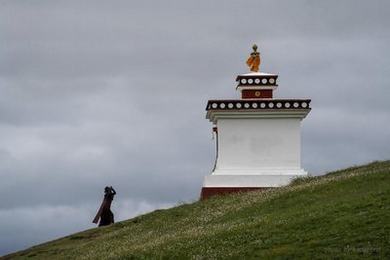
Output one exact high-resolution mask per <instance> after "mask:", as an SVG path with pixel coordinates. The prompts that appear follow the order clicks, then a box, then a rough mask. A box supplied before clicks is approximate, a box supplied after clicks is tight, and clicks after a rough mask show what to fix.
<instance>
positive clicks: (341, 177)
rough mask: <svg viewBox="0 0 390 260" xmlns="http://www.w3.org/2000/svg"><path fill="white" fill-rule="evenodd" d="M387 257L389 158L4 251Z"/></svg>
mask: <svg viewBox="0 0 390 260" xmlns="http://www.w3.org/2000/svg"><path fill="white" fill-rule="evenodd" d="M275 257H279V258H293V257H294V258H334V257H337V258H362V259H363V258H364V259H366V258H367V257H368V258H387V259H389V258H390V161H385V162H374V163H371V164H368V165H364V166H360V167H353V168H349V169H345V170H340V171H337V172H332V173H330V174H327V175H326V176H322V177H310V178H305V179H300V180H297V181H295V182H294V183H292V184H291V185H289V186H287V187H283V188H280V189H277V190H272V191H266V192H250V193H244V194H236V195H229V196H224V197H215V198H212V199H209V200H207V201H202V202H195V203H192V204H186V205H181V206H178V207H175V208H171V209H167V210H156V211H154V212H152V213H149V214H146V215H142V216H139V217H136V218H133V219H130V220H127V221H123V222H119V223H116V224H114V225H112V226H109V227H104V228H95V229H90V230H87V231H84V232H80V233H77V234H74V235H71V236H68V237H64V238H62V239H58V240H55V241H52V242H49V243H45V244H42V245H38V246H34V247H32V248H30V249H27V250H24V251H20V252H17V253H15V254H11V255H8V256H5V259H7V258H29V259H30V258H37V259H62V258H63V259H132V258H136V259H138V258H143V259H149V258H175V259H183V258H185V259H187V258H195V259H203V258H206V259H208V258H241V259H242V258H257V259H259V258H275Z"/></svg>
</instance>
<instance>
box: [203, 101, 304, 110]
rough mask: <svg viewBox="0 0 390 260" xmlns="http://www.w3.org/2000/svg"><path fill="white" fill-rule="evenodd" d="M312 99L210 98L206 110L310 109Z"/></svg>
mask: <svg viewBox="0 0 390 260" xmlns="http://www.w3.org/2000/svg"><path fill="white" fill-rule="evenodd" d="M310 101H311V100H310V99H272V100H209V101H208V102H207V107H206V110H207V111H208V110H249V109H251V110H253V109H260V110H263V109H264V110H265V109H309V108H310Z"/></svg>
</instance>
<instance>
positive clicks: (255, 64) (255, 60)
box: [246, 44, 261, 72]
mask: <svg viewBox="0 0 390 260" xmlns="http://www.w3.org/2000/svg"><path fill="white" fill-rule="evenodd" d="M252 48H253V52H252V53H251V56H249V58H248V60H247V61H246V64H247V65H248V67H249V69H250V71H254V72H258V71H259V69H260V63H261V59H260V52H258V51H257V45H256V44H254V45H253V47H252Z"/></svg>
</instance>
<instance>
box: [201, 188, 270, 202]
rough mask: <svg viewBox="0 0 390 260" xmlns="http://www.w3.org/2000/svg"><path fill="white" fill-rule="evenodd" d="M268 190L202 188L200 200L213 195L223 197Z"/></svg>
mask: <svg viewBox="0 0 390 260" xmlns="http://www.w3.org/2000/svg"><path fill="white" fill-rule="evenodd" d="M267 189H269V188H259V187H203V188H202V191H201V193H200V199H201V200H205V199H208V198H210V197H211V196H215V195H224V194H230V193H237V192H248V191H255V190H267Z"/></svg>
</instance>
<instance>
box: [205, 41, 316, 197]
mask: <svg viewBox="0 0 390 260" xmlns="http://www.w3.org/2000/svg"><path fill="white" fill-rule="evenodd" d="M256 49H257V46H255V45H254V52H252V53H251V57H249V59H248V61H247V63H248V65H249V66H250V67H251V70H252V71H251V72H250V73H247V74H240V75H238V76H237V79H236V81H237V83H238V85H237V88H236V89H237V91H239V92H240V99H236V100H209V101H208V103H207V108H206V111H207V114H206V118H207V119H209V120H210V122H212V123H213V125H214V126H213V130H214V131H215V133H216V147H217V149H216V160H215V166H214V169H213V170H212V173H211V175H208V176H206V177H205V179H204V183H203V187H202V192H201V198H202V199H205V198H208V197H210V196H212V195H215V194H222V193H229V192H237V191H247V190H254V189H268V188H275V187H280V186H283V185H287V184H289V183H290V182H291V180H292V179H294V178H296V177H300V176H306V175H307V172H306V171H304V170H303V169H302V168H301V121H302V119H303V118H305V117H306V115H307V114H308V113H309V112H310V110H311V109H310V107H309V105H310V101H311V100H309V99H274V98H273V91H274V90H276V89H277V87H278V85H277V78H278V75H277V74H269V73H262V72H258V67H259V65H260V55H259V53H258V52H257V50H256ZM256 65H257V66H256ZM256 69H257V71H256Z"/></svg>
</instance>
